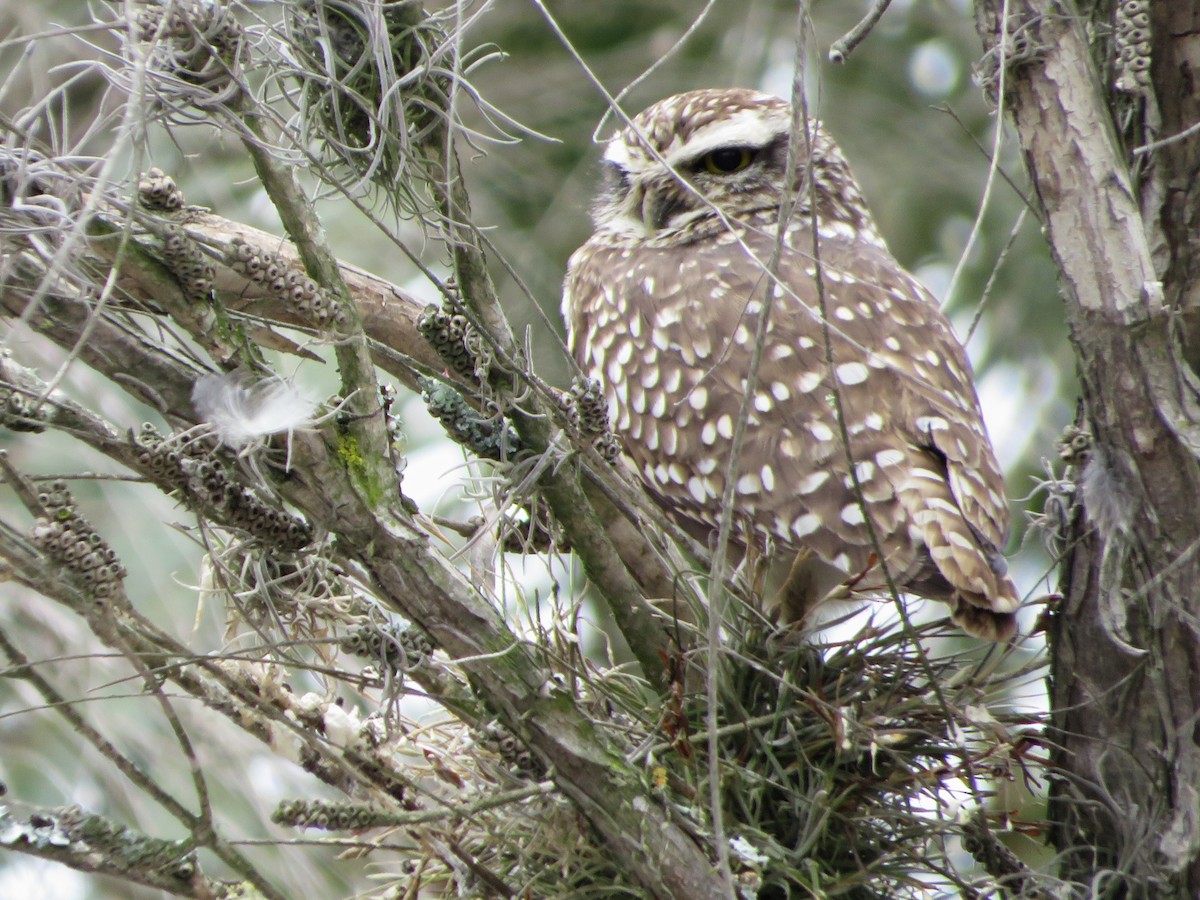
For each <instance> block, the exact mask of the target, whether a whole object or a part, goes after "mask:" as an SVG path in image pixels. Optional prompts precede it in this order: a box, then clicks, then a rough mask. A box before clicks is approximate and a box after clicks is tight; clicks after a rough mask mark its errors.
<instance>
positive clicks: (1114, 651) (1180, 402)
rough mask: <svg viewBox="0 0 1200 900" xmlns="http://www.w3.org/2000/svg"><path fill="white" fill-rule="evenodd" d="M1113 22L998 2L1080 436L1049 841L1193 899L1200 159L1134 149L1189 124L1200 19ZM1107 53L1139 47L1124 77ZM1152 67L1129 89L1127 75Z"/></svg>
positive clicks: (1055, 643) (1196, 891) (983, 4)
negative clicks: (1193, 354) (1066, 336)
mask: <svg viewBox="0 0 1200 900" xmlns="http://www.w3.org/2000/svg"><path fill="white" fill-rule="evenodd" d="M1003 5H1004V4H1003V2H1001V0H979V2H978V3H977V4H976V13H977V20H978V24H979V29H980V34H981V36H982V37H983V41H984V47H985V50H988V51H994V49H995V48H996V45H997V43H998V40H999V34H1000V28H999V23H1000V16H1001V10H1002V8H1003ZM1104 5H1105V4H1103V3H1102V4H1101V6H1104ZM1118 7H1119V9H1118V11H1117V12H1116V17H1117V21H1116V23H1115V27H1113V28H1111V29H1110V28H1109V27H1108V26H1109V25H1113V24H1114V23H1113V22H1112V21H1111V20H1110V19H1107V18H1106V17H1100V16H1099V15H1097V20H1096V22H1095V23H1094V24H1095V27H1094V28H1092V29H1091V30H1090V31H1089V30H1088V29H1087V28H1086V25H1087V23H1086V21H1085V18H1084V17H1083V16H1081V13H1080V11H1079V10H1077V9H1075V8H1074V7H1073V6H1071V5H1070V4H1063V3H1055V2H1051V0H1010V3H1009V21H1008V34H1009V35H1010V36H1013V37H1015V40H1013V41H1012V44H1011V45H1010V46H1009V48H1008V50H1007V54H1006V55H1007V56H1008V57H1009V58H1010V59H1012V60H1013V62H1012V63H1011V64H1009V66H1008V67H1007V68H1006V69H1005V70H1004V74H1003V81H1004V85H1005V97H1004V107H1005V110H1006V112H1007V113H1009V114H1010V116H1011V118H1012V120H1013V122H1014V123H1015V126H1016V130H1017V134H1018V136H1019V140H1020V143H1021V147H1022V149H1023V152H1024V156H1025V159H1026V162H1027V165H1028V168H1029V172H1030V176H1031V178H1032V180H1033V183H1034V187H1035V191H1036V198H1037V199H1036V205H1037V206H1038V212H1039V215H1040V216H1041V219H1042V222H1043V225H1044V227H1045V232H1046V235H1047V238H1048V240H1049V241H1050V245H1051V249H1052V252H1053V254H1054V257H1055V259H1056V261H1057V263H1058V266H1059V269H1060V271H1061V287H1062V292H1063V296H1064V301H1065V307H1066V315H1067V321H1068V324H1069V326H1070V331H1071V340H1072V342H1073V344H1074V348H1075V352H1076V357H1077V361H1078V368H1079V376H1080V381H1081V383H1082V388H1083V398H1082V399H1083V404H1082V411H1081V422H1080V426H1081V427H1082V428H1084V429H1085V430H1087V431H1089V432H1090V433H1091V436H1092V442H1091V446H1090V448H1089V449H1088V450H1086V451H1084V452H1083V454H1082V455H1081V456H1080V458H1079V459H1078V460H1077V461H1078V462H1079V479H1078V485H1077V486H1078V491H1077V494H1078V496H1079V498H1080V499H1081V501H1082V503H1081V506H1082V514H1081V515H1080V516H1079V517H1078V518H1077V520H1076V522H1075V523H1074V526H1073V530H1074V533H1073V534H1072V535H1071V537H1072V539H1073V540H1074V543H1073V547H1072V550H1071V552H1070V554H1069V557H1068V559H1067V560H1066V564H1065V566H1064V570H1063V583H1062V593H1063V599H1062V602H1061V604H1060V606H1059V607H1058V610H1057V612H1056V614H1055V616H1054V617H1053V619H1052V624H1051V626H1050V641H1051V650H1052V659H1051V702H1052V704H1053V710H1054V711H1053V717H1052V729H1051V733H1050V735H1049V738H1050V741H1051V743H1052V745H1053V747H1054V752H1053V759H1054V768H1055V773H1054V782H1053V788H1052V797H1051V806H1050V817H1051V820H1052V827H1051V839H1052V841H1053V842H1054V844H1055V846H1056V847H1057V848H1058V850H1059V851H1060V853H1061V865H1062V870H1061V871H1060V874H1061V875H1062V876H1064V877H1066V878H1068V879H1070V880H1072V881H1078V882H1083V883H1084V884H1090V885H1092V891H1093V892H1092V896H1105V897H1109V896H1114V897H1115V896H1121V897H1143V896H1153V897H1188V898H1194V897H1197V896H1200V740H1198V738H1200V730H1198V726H1200V715H1198V698H1200V553H1198V552H1197V550H1200V468H1198V467H1197V463H1196V457H1197V452H1198V451H1200V407H1198V406H1197V395H1198V393H1200V392H1198V390H1197V379H1196V377H1195V374H1194V372H1193V370H1192V368H1191V367H1190V365H1189V363H1188V362H1187V358H1188V356H1189V354H1188V353H1187V352H1186V329H1185V327H1184V326H1185V324H1186V322H1187V320H1188V318H1189V317H1190V316H1189V314H1190V313H1191V312H1193V311H1194V310H1195V309H1196V307H1197V303H1196V300H1195V299H1194V297H1195V295H1196V294H1197V292H1200V281H1197V280H1196V279H1195V278H1194V277H1193V273H1194V270H1195V269H1196V267H1197V265H1200V259H1198V257H1197V249H1198V248H1200V247H1198V245H1200V231H1198V230H1197V228H1196V222H1195V220H1196V218H1197V217H1198V216H1200V197H1198V196H1197V191H1198V190H1200V187H1198V186H1200V180H1198V179H1197V177H1196V176H1197V175H1200V144H1198V142H1197V140H1196V137H1195V136H1194V135H1187V136H1184V137H1182V138H1181V139H1178V140H1174V141H1172V142H1171V143H1169V144H1167V145H1165V146H1163V147H1161V148H1157V149H1152V150H1150V151H1148V152H1141V153H1138V152H1135V150H1136V148H1137V147H1138V146H1139V145H1144V144H1146V143H1148V142H1151V141H1154V140H1156V139H1162V138H1163V137H1170V136H1174V135H1179V134H1180V133H1181V132H1182V131H1184V129H1186V128H1187V127H1188V126H1189V125H1190V124H1192V123H1195V122H1196V121H1197V120H1198V118H1200V115H1198V113H1200V108H1198V106H1197V94H1196V82H1195V78H1196V74H1197V71H1196V70H1197V63H1200V3H1198V2H1197V0H1151V2H1150V3H1148V4H1146V3H1139V2H1137V0H1134V2H1132V3H1130V2H1125V3H1122V4H1118ZM1143 7H1144V10H1143ZM1143 12H1145V13H1146V14H1147V19H1148V20H1149V26H1148V27H1149V34H1147V33H1146V32H1145V31H1144V30H1131V29H1143V26H1144V22H1145V21H1146V20H1143V19H1141V18H1140V15H1141V14H1142V13H1143ZM1122 17H1124V20H1123V21H1122ZM1089 34H1091V35H1092V36H1093V37H1095V38H1097V40H1096V43H1095V44H1093V45H1091V46H1089V40H1088V37H1089ZM1112 35H1119V36H1120V37H1116V38H1113V39H1111V40H1110V38H1109V36H1112ZM1010 40H1011V38H1010ZM1147 41H1151V46H1150V47H1147ZM1114 43H1115V44H1118V45H1120V44H1122V43H1123V44H1124V45H1125V46H1127V47H1129V48H1131V49H1127V50H1126V51H1125V57H1124V59H1125V62H1124V63H1123V64H1121V63H1120V62H1119V61H1120V59H1121V57H1120V56H1119V50H1120V48H1119V46H1118V47H1114ZM1147 49H1150V58H1151V59H1152V66H1151V68H1150V70H1149V71H1150V74H1151V78H1150V80H1149V81H1148V82H1143V84H1142V86H1141V88H1140V91H1139V89H1138V88H1137V86H1136V84H1135V83H1134V81H1133V80H1132V74H1133V73H1134V71H1135V70H1136V69H1137V68H1138V67H1141V68H1142V70H1143V71H1144V63H1142V62H1141V60H1143V59H1144V58H1145V51H1146V50H1147ZM993 58H995V57H994V56H993ZM1105 60H1107V62H1106V61H1105ZM1098 61H1099V64H1098ZM1114 63H1116V64H1115V65H1114ZM1123 73H1124V74H1127V75H1128V76H1129V80H1126V81H1125V82H1124V83H1122V84H1121V88H1122V90H1117V89H1114V87H1113V85H1114V84H1117V83H1118V80H1119V79H1120V78H1121V75H1122V74H1123ZM997 79H998V80H999V75H997ZM1131 88H1132V90H1131ZM1123 143H1124V144H1126V145H1127V146H1122V144H1123Z"/></svg>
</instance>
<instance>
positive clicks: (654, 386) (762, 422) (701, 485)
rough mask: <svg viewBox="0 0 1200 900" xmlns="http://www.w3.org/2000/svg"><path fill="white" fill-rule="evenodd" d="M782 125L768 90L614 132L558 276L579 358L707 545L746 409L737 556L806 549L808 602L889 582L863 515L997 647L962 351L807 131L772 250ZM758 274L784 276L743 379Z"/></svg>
mask: <svg viewBox="0 0 1200 900" xmlns="http://www.w3.org/2000/svg"><path fill="white" fill-rule="evenodd" d="M790 119H791V109H790V107H789V105H788V104H787V103H785V102H784V101H782V100H779V99H778V98H775V97H770V96H768V95H764V94H760V93H757V92H754V91H748V90H710V91H694V92H692V93H688V94H681V95H679V96H676V97H671V98H668V99H667V100H664V101H662V102H660V103H658V104H655V105H654V106H652V107H650V108H649V109H647V110H646V111H645V112H643V113H641V114H640V115H639V116H638V117H637V118H635V119H634V120H633V125H632V127H630V128H627V129H625V130H624V131H623V132H622V133H621V134H620V135H618V136H617V137H616V138H615V139H614V140H613V141H612V142H610V144H609V146H608V149H607V152H606V153H605V165H606V169H607V173H606V175H607V178H608V185H607V187H606V189H605V191H604V193H603V194H602V195H601V197H600V198H599V200H598V201H597V204H596V208H595V220H596V228H595V232H594V234H593V235H592V237H591V238H590V239H589V240H588V241H587V243H585V244H584V245H583V246H582V247H580V248H579V250H578V251H576V253H575V254H574V255H573V256H572V258H571V262H570V268H569V272H568V276H567V282H566V288H565V293H564V298H563V313H564V316H565V318H566V321H567V326H568V332H569V338H570V344H571V348H572V351H573V353H574V354H575V356H576V358H577V359H578V361H579V363H580V365H581V366H582V367H583V369H584V370H585V371H586V372H587V373H588V374H589V375H591V376H592V377H594V378H597V379H598V380H599V381H600V382H601V383H602V384H603V385H604V390H605V393H606V396H607V399H608V403H609V407H610V411H611V413H612V419H613V425H614V429H615V431H616V432H617V434H618V435H619V436H620V437H621V438H622V439H623V441H624V445H625V450H626V454H627V456H628V459H629V462H630V463H631V465H632V467H633V469H634V471H635V472H636V473H637V474H638V476H639V477H640V478H641V479H642V481H643V482H644V483H645V486H646V488H647V490H648V491H649V493H650V494H651V495H652V496H653V497H654V498H655V499H656V500H657V501H658V502H659V503H660V504H661V505H662V506H663V507H664V508H665V509H666V510H667V511H668V512H670V513H671V514H672V515H673V516H675V517H676V518H677V519H678V520H679V521H680V522H681V523H682V524H684V525H685V526H686V527H688V528H689V529H690V530H691V531H692V532H693V533H695V534H698V535H700V536H702V537H703V536H705V535H709V534H711V533H712V532H713V531H714V530H715V528H716V525H717V522H718V521H719V518H720V512H721V510H720V498H721V496H722V493H723V490H724V487H725V478H726V474H727V467H728V465H729V456H730V453H729V450H730V444H731V439H732V437H733V431H734V426H735V423H736V422H737V418H738V416H739V415H740V414H741V410H742V407H743V405H746V406H747V413H748V419H747V431H746V438H745V443H744V446H743V449H742V453H741V455H740V458H739V459H738V460H737V465H736V474H735V476H734V477H735V483H736V494H735V509H734V514H735V515H734V522H735V529H736V537H737V540H738V541H739V543H740V544H741V545H742V546H744V547H749V546H753V547H755V548H758V549H759V550H761V551H763V552H767V553H770V554H772V555H773V556H774V558H775V559H776V561H778V562H780V563H782V565H783V568H784V570H785V571H786V570H787V568H788V567H790V566H791V564H792V562H793V561H794V560H795V559H796V558H797V555H798V554H801V555H803V554H805V553H809V554H811V558H812V559H813V560H814V561H815V560H820V561H821V562H822V563H823V568H825V569H826V570H827V571H828V572H833V573H835V575H834V577H833V578H832V579H830V578H829V577H827V576H820V577H817V582H818V583H820V584H821V585H822V587H821V592H822V593H824V591H825V590H827V589H828V587H829V586H830V585H834V584H836V583H837V582H838V581H841V580H853V581H854V589H855V590H856V591H869V590H879V589H880V588H881V586H882V584H883V581H884V580H883V578H882V573H881V571H880V567H879V560H878V559H877V557H876V555H875V554H874V552H873V548H872V545H871V541H870V538H869V534H868V530H867V528H866V526H865V517H866V516H869V517H870V521H871V522H872V524H873V525H874V528H875V531H876V533H877V535H878V537H879V540H880V541H881V543H882V546H883V549H884V553H885V560H884V563H885V564H886V566H887V569H888V572H889V573H890V574H891V575H892V576H893V578H894V579H895V581H896V583H897V584H899V585H900V586H901V587H902V588H903V589H905V590H907V591H909V592H911V593H914V594H917V595H919V596H923V597H930V598H935V599H938V600H943V601H946V602H948V603H950V604H951V606H952V607H953V610H954V618H955V620H956V621H957V622H959V623H960V624H961V625H962V626H963V627H964V628H965V629H967V630H968V631H970V632H972V633H974V634H979V635H982V636H985V637H989V638H996V639H999V638H1004V637H1007V636H1009V635H1010V634H1011V633H1012V631H1013V629H1014V623H1015V617H1014V615H1013V614H1014V612H1015V610H1016V608H1017V606H1018V605H1019V601H1018V598H1017V595H1016V591H1015V588H1014V586H1013V584H1012V582H1011V581H1010V580H1009V578H1008V577H1007V575H1006V574H1005V564H1004V560H1003V557H1002V556H1001V554H1000V551H999V548H1001V547H1002V546H1003V545H1004V542H1005V540H1006V537H1007V529H1008V507H1007V503H1006V501H1005V497H1004V487H1003V479H1002V477H1001V474H1000V471H999V468H998V466H997V464H996V460H995V457H994V455H993V453H992V449H991V446H990V444H989V442H988V438H987V434H986V432H985V430H984V426H983V421H982V417H981V415H980V412H979V403H978V400H977V398H976V395H975V390H974V387H973V386H972V383H971V372H970V367H969V365H968V363H967V360H966V357H965V355H964V353H963V350H962V347H961V346H960V345H959V343H958V341H957V339H956V338H955V336H954V333H953V331H952V330H951V327H950V325H949V323H948V322H947V321H946V319H945V317H944V316H943V315H942V313H941V311H940V309H939V308H938V305H937V302H936V301H935V300H934V298H933V297H932V296H931V295H930V294H929V293H928V291H926V290H925V288H924V287H922V286H921V284H920V283H919V282H918V281H916V279H914V278H913V277H912V276H911V275H909V274H908V273H907V272H905V271H904V270H903V269H902V268H901V267H900V265H899V264H898V263H897V262H896V261H895V259H893V258H892V256H891V254H890V253H889V252H888V250H887V248H886V246H885V245H884V243H883V240H882V239H881V238H880V236H879V234H878V232H877V231H876V229H875V226H874V223H873V221H872V219H871V215H870V213H869V211H868V210H867V208H866V205H865V203H864V201H863V199H862V195H861V193H860V192H859V189H858V187H857V185H856V184H855V182H854V178H853V176H852V175H851V173H850V170H849V168H848V166H847V165H846V163H845V161H844V160H843V158H842V156H841V154H840V152H839V151H838V149H837V147H836V146H835V145H834V143H833V141H832V139H831V138H829V136H828V135H827V134H825V132H823V131H822V130H821V129H820V128H819V127H817V126H816V125H815V124H813V125H812V126H811V129H810V130H811V135H812V139H811V144H812V148H811V153H809V152H806V151H805V148H801V151H802V152H801V156H800V159H801V160H802V165H801V166H800V173H799V180H798V182H797V184H796V185H793V188H792V196H793V198H794V200H795V206H794V209H793V212H792V215H791V217H790V219H789V221H788V223H787V226H786V228H784V229H783V231H784V235H783V241H782V247H779V246H777V245H778V244H779V243H780V242H779V237H778V235H779V230H780V229H779V208H780V200H781V196H782V191H783V185H784V180H785V171H786V166H785V161H786V156H787V149H788V135H789V131H790ZM809 178H811V179H812V180H813V183H812V188H813V191H814V193H815V198H816V199H815V202H816V209H817V217H816V218H817V232H818V238H819V256H820V278H821V282H822V286H823V292H824V298H825V304H826V309H827V312H828V316H829V322H828V333H829V335H830V339H831V348H832V360H829V359H827V358H826V351H825V332H826V329H825V328H824V327H823V324H822V320H821V315H820V303H819V299H818V298H819V294H818V285H817V277H818V268H817V265H816V262H815V259H814V255H813V252H812V248H813V236H812V232H811V225H812V216H811V213H810V207H809V196H810V194H809V184H808V181H807V179H809ZM777 253H778V259H777V262H776V263H775V265H774V267H773V269H772V267H771V260H772V259H773V258H774V257H775V256H776V254H777ZM772 271H773V273H774V275H775V283H777V285H778V287H777V290H776V297H775V299H774V301H773V303H772V306H771V312H770V318H769V321H768V325H767V329H766V334H765V339H764V343H763V348H762V351H763V352H762V357H761V365H760V368H759V370H758V375H757V380H756V384H755V385H754V387H753V390H752V391H750V392H748V391H747V375H748V372H749V370H750V363H751V357H752V352H753V349H754V343H755V335H756V333H757V330H758V328H759V320H760V317H761V315H762V312H763V309H764V301H765V300H766V298H767V296H768V294H767V292H768V290H769V289H770V288H771V286H772V283H773V279H772V277H771V274H770V273H771V272H772ZM835 384H836V388H837V393H838V395H839V396H840V402H841V406H842V410H843V415H844V421H845V426H846V430H847V432H848V435H849V443H850V447H849V450H850V457H851V458H852V459H853V461H854V466H855V471H856V474H857V480H858V483H859V485H860V487H861V498H860V497H859V496H858V495H857V493H856V491H855V489H854V481H853V479H852V478H851V476H850V474H849V466H848V463H847V453H846V448H845V447H844V445H843V441H842V438H841V432H840V427H839V423H838V419H837V415H836V411H835V403H834V399H835V398H834V396H833V394H834V385H835ZM796 568H797V571H799V569H800V568H801V567H796ZM800 580H804V579H800ZM793 581H796V579H793ZM781 599H782V602H783V603H784V606H785V609H784V614H785V615H787V616H789V617H796V616H799V615H802V614H803V613H804V612H805V610H804V609H801V608H799V607H803V606H805V605H806V604H807V603H808V599H805V600H804V601H803V602H799V601H796V602H793V601H795V598H791V599H789V597H787V596H783V597H782V598H781ZM787 607H793V608H787Z"/></svg>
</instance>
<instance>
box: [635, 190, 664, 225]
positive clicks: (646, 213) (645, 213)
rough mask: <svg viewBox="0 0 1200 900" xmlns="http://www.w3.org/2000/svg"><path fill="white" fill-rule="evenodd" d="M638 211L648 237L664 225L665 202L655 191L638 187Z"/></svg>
mask: <svg viewBox="0 0 1200 900" xmlns="http://www.w3.org/2000/svg"><path fill="white" fill-rule="evenodd" d="M638 211H639V213H640V214H641V215H640V218H641V220H642V227H643V228H645V229H646V235H647V236H648V237H649V236H652V235H655V234H657V233H658V232H659V231H661V230H662V228H663V226H665V225H666V204H664V203H663V198H662V195H661V194H659V193H657V192H656V191H652V190H647V189H646V188H644V187H642V188H638Z"/></svg>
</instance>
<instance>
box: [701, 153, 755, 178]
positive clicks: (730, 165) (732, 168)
mask: <svg viewBox="0 0 1200 900" xmlns="http://www.w3.org/2000/svg"><path fill="white" fill-rule="evenodd" d="M754 156H755V151H754V149H753V148H751V147H721V148H720V149H718V150H710V151H709V152H708V153H705V154H704V155H703V156H702V157H700V161H699V163H698V165H697V166H696V168H697V170H700V169H703V170H704V171H705V172H708V173H709V174H711V175H732V174H733V173H734V172H740V171H742V169H744V168H746V167H747V166H749V165H750V163H752V162H754Z"/></svg>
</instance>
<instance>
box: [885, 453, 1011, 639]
mask: <svg viewBox="0 0 1200 900" xmlns="http://www.w3.org/2000/svg"><path fill="white" fill-rule="evenodd" d="M930 474H932V473H931V472H929V470H921V475H922V476H928V475H930ZM897 496H898V499H899V501H900V505H901V507H902V508H903V509H904V510H905V512H906V513H907V516H908V521H909V523H910V524H909V535H910V537H911V538H912V540H913V542H914V543H915V544H917V545H918V546H919V547H922V548H923V551H924V552H923V553H922V554H921V555H922V556H926V558H927V560H928V562H926V563H925V564H924V565H918V566H916V567H914V569H913V570H912V571H911V572H909V573H906V575H905V576H904V581H905V585H904V586H905V587H906V588H908V589H909V590H911V591H913V592H914V593H916V594H920V595H921V596H924V597H930V598H932V599H935V600H942V601H944V602H946V603H949V604H950V605H951V606H952V607H953V608H954V610H953V613H952V618H953V619H954V621H955V623H957V624H958V625H959V626H960V627H961V628H962V629H963V630H964V631H967V632H968V633H970V634H973V635H977V636H978V637H981V638H986V639H988V640H993V641H1003V640H1007V639H1008V638H1010V637H1012V635H1013V634H1014V633H1015V632H1016V627H1017V623H1016V616H1015V615H1014V614H1015V613H1016V611H1017V609H1019V608H1020V606H1021V599H1020V597H1019V596H1018V595H1017V588H1016V585H1014V584H1013V582H1012V579H1011V578H1009V577H1008V565H1007V563H1006V562H1005V560H1004V557H1003V556H1002V555H1001V553H1000V551H999V550H998V549H997V548H996V547H995V545H993V544H992V543H991V541H989V540H988V539H987V538H985V537H984V536H983V535H982V534H980V532H979V529H977V528H975V527H974V526H972V524H971V523H970V522H969V521H968V520H967V518H966V516H965V515H964V514H963V511H962V509H961V507H960V506H959V503H958V501H957V500H956V499H955V497H954V493H953V491H952V490H951V488H950V485H949V483H947V482H946V481H944V480H942V479H934V478H930V477H914V478H910V479H909V482H908V483H907V484H906V485H905V486H904V487H903V488H901V489H900V490H899V491H898V492H897Z"/></svg>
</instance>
